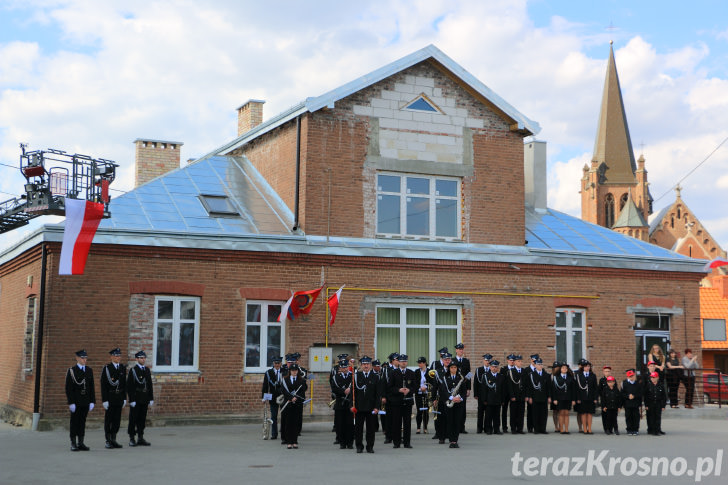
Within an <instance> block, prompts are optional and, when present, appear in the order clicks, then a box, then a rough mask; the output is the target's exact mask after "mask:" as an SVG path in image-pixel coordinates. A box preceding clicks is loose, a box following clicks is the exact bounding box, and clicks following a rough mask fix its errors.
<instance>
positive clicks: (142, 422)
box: [127, 403, 149, 438]
mask: <svg viewBox="0 0 728 485" xmlns="http://www.w3.org/2000/svg"><path fill="white" fill-rule="evenodd" d="M148 409H149V405H148V404H139V403H136V406H134V407H133V408H129V426H128V427H127V431H128V432H129V436H130V437H132V438H133V437H134V435H136V434H138V435H139V437H140V438H141V437H142V436H144V428H146V427H147V410H148Z"/></svg>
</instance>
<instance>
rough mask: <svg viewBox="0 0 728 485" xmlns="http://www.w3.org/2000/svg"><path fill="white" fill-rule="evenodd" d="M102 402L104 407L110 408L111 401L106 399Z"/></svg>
mask: <svg viewBox="0 0 728 485" xmlns="http://www.w3.org/2000/svg"><path fill="white" fill-rule="evenodd" d="M101 404H103V406H104V409H109V401H104V402H102V403H101Z"/></svg>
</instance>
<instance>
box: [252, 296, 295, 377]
mask: <svg viewBox="0 0 728 485" xmlns="http://www.w3.org/2000/svg"><path fill="white" fill-rule="evenodd" d="M282 307H283V303H282V302H280V301H249V302H248V303H247V305H246V310H245V372H265V371H266V370H267V369H268V368H269V367H271V366H272V365H273V360H272V359H273V358H274V357H276V356H281V355H283V352H284V348H283V344H284V342H285V338H284V330H285V329H284V326H283V324H282V323H281V322H279V321H278V317H280V315H281V308H282Z"/></svg>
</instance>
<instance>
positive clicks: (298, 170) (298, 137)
mask: <svg viewBox="0 0 728 485" xmlns="http://www.w3.org/2000/svg"><path fill="white" fill-rule="evenodd" d="M300 176H301V115H298V116H297V117H296V192H295V195H294V198H295V200H294V206H293V213H294V215H293V231H297V230H298V199H299V190H298V185H299V177H300Z"/></svg>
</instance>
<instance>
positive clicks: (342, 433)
mask: <svg viewBox="0 0 728 485" xmlns="http://www.w3.org/2000/svg"><path fill="white" fill-rule="evenodd" d="M334 424H335V425H336V436H337V438H338V439H339V443H340V444H342V445H350V444H352V443H354V413H352V412H351V411H349V409H337V410H336V411H334Z"/></svg>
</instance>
